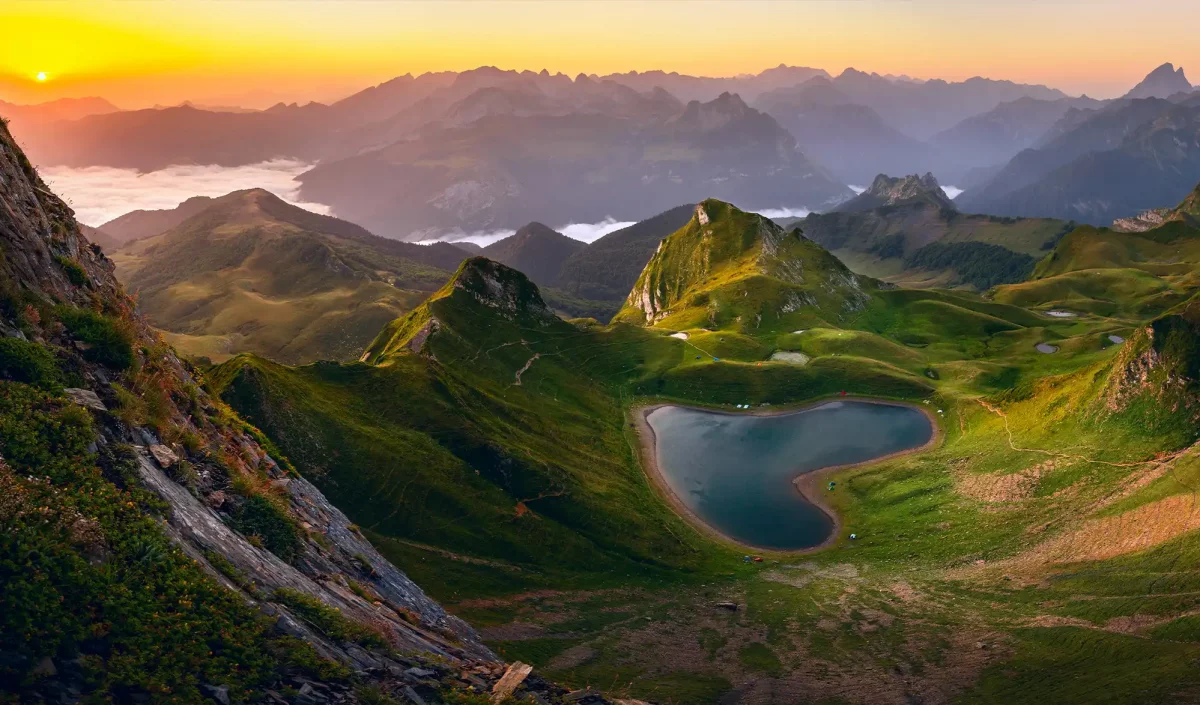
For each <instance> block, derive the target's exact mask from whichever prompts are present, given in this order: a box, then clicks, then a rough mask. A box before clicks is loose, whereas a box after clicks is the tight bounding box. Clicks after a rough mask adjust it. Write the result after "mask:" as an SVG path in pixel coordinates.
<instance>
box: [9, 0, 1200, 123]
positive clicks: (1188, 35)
mask: <svg viewBox="0 0 1200 705" xmlns="http://www.w3.org/2000/svg"><path fill="white" fill-rule="evenodd" d="M1197 26H1200V2H1196V0H1139V1H1138V2H1136V3H1134V2H1132V1H1130V0H1120V1H1118V0H1060V1H1058V2H1044V1H1034V0H997V1H994V2H984V1H983V0H957V1H954V2H952V1H949V0H910V1H908V2H903V1H898V0H858V1H855V2H843V1H838V0H827V1H816V0H814V1H796V2H786V1H782V0H777V1H774V2H745V1H739V2H735V1H734V0H708V1H698V2H683V1H682V0H651V1H646V0H643V1H640V2H633V1H625V0H604V1H602V2H592V1H590V0H562V1H558V0H539V1H532V0H531V1H526V2H502V1H495V2H489V1H486V0H474V1H471V2H421V1H418V0H408V1H395V2H389V1H387V0H371V1H354V0H350V1H346V0H342V1H338V2H334V1H333V0H325V1H288V0H256V1H250V2H238V1H234V0H219V1H214V2H196V1H191V0H177V1H170V0H142V1H136V2H135V1H130V0H125V1H122V2H109V1H107V0H42V1H39V2H28V1H25V0H4V1H3V2H2V3H0V27H4V35H5V37H4V41H3V42H2V43H0V99H2V100H7V101H10V102H18V103H32V102H41V101H45V100H52V99H55V98H60V97H66V96H86V95H99V96H103V97H105V98H108V99H109V100H111V101H113V102H114V103H116V104H117V105H119V106H120V107H123V108H136V107H144V106H149V105H154V104H156V103H161V104H172V103H178V102H179V101H182V100H185V99H188V100H193V101H197V102H203V103H210V104H212V103H221V104H240V105H246V106H252V107H265V106H266V105H269V104H270V103H273V102H276V101H278V100H280V99H286V100H288V101H292V100H309V99H312V100H321V101H329V100H334V99H337V98H339V97H342V96H344V95H347V94H349V93H351V92H353V91H355V90H358V89H361V88H363V87H365V86H367V85H370V84H374V83H378V82H380V81H383V80H386V79H388V78H391V77H393V76H396V75H400V74H404V73H410V72H411V73H413V74H417V73H422V72H425V71H438V70H463V69H469V68H474V67H476V66H480V65H484V64H487V65H495V66H500V67H501V68H515V69H534V70H540V69H542V68H547V69H549V70H550V71H562V72H564V73H569V74H572V75H573V74H576V73H579V72H585V73H609V72H614V71H628V70H647V69H656V68H661V69H664V70H668V71H671V70H674V71H679V72H683V73H692V74H702V75H733V74H737V73H743V72H757V71H760V70H762V69H764V68H767V67H769V66H774V65H778V64H780V63H786V64H790V65H799V66H814V67H820V68H825V69H827V70H829V71H830V72H831V73H839V72H840V71H841V70H842V69H844V68H846V67H847V66H854V67H855V68H858V69H861V70H866V71H877V72H879V73H897V74H898V73H907V74H910V75H913V76H917V77H922V78H931V77H938V78H946V79H949V80H956V79H964V78H969V77H971V76H974V75H982V76H988V77H992V78H1007V79H1011V80H1016V81H1022V82H1030V83H1045V84H1048V85H1051V86H1054V87H1058V88H1062V89H1063V90H1066V91H1068V92H1071V93H1081V92H1086V93H1088V94H1090V95H1093V96H1096V97H1111V96H1113V95H1118V94H1120V93H1123V92H1124V91H1125V90H1127V89H1128V88H1129V87H1130V86H1131V85H1133V84H1134V83H1136V82H1137V81H1138V80H1139V79H1140V78H1141V77H1142V76H1143V75H1144V74H1145V73H1147V72H1148V71H1149V70H1150V69H1152V68H1154V67H1155V66H1157V65H1158V64H1161V63H1163V62H1165V61H1171V62H1174V63H1175V64H1176V65H1182V66H1184V67H1185V68H1186V69H1189V70H1190V71H1191V73H1190V74H1189V78H1191V80H1192V81H1193V82H1197V81H1200V41H1196V36H1195V30H1196V27H1197ZM39 73H44V74H45V80H44V81H39V80H38V74H39Z"/></svg>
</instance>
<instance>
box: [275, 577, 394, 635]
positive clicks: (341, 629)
mask: <svg viewBox="0 0 1200 705" xmlns="http://www.w3.org/2000/svg"><path fill="white" fill-rule="evenodd" d="M271 597H272V599H274V600H275V601H276V602H279V603H280V604H283V605H286V606H287V607H288V608H289V609H290V610H292V612H295V613H296V615H297V616H299V617H301V618H303V619H304V620H305V621H307V622H308V623H309V624H311V625H313V626H314V627H316V628H317V629H319V630H321V631H322V632H324V633H325V634H326V635H327V636H329V637H330V638H332V639H336V640H337V641H352V642H354V643H356V644H360V645H362V646H369V647H375V648H380V649H382V648H387V645H388V643H387V641H385V640H384V638H383V637H382V636H380V634H379V633H378V632H376V631H375V630H373V629H371V628H369V627H367V626H365V625H362V624H359V623H358V622H356V621H354V620H353V619H349V618H347V617H345V616H343V615H342V613H341V612H339V611H338V610H336V609H334V608H333V607H330V606H329V605H327V604H325V603H324V602H322V601H320V600H318V599H317V598H315V597H313V596H312V595H308V594H306V593H303V592H300V591H299V590H291V589H289V588H279V589H278V590H276V591H275V592H274V593H273V594H272V595H271Z"/></svg>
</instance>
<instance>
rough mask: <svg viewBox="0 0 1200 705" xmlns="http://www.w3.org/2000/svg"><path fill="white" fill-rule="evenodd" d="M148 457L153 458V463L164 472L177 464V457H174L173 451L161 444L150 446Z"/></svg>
mask: <svg viewBox="0 0 1200 705" xmlns="http://www.w3.org/2000/svg"><path fill="white" fill-rule="evenodd" d="M150 455H152V456H154V462H156V463H158V466H159V467H160V468H163V469H164V470H165V469H166V468H169V467H171V466H172V465H174V464H175V463H178V462H179V456H178V455H175V451H173V450H171V449H170V448H168V447H166V446H165V445H163V444H161V443H155V444H154V445H152V446H150Z"/></svg>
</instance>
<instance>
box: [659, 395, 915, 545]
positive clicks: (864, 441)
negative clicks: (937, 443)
mask: <svg viewBox="0 0 1200 705" xmlns="http://www.w3.org/2000/svg"><path fill="white" fill-rule="evenodd" d="M646 420H647V422H649V424H650V427H651V428H652V429H653V430H654V435H655V439H656V444H657V454H658V467H659V471H660V472H661V473H662V475H663V478H664V479H665V480H666V482H667V484H668V485H669V486H670V488H671V490H672V491H674V492H675V495H676V496H677V497H679V499H680V500H681V501H682V502H683V503H684V504H685V505H687V507H688V508H689V509H691V510H692V512H693V513H695V514H696V516H698V517H700V519H702V520H703V521H705V522H707V523H708V524H709V525H711V526H713V527H714V528H716V529H718V530H719V531H721V532H722V533H724V534H726V535H728V536H731V537H733V538H735V539H737V540H738V541H742V542H744V543H747V544H750V545H752V546H760V547H762V548H774V549H800V548H811V547H813V546H817V545H819V544H820V543H821V542H822V541H824V540H825V539H826V538H828V537H829V535H830V533H831V532H832V531H833V521H832V520H831V519H830V518H829V516H828V515H826V514H825V512H823V511H821V510H820V509H818V508H817V507H815V506H814V505H812V504H810V503H809V502H807V501H805V499H804V498H803V497H802V496H801V495H800V493H799V491H798V490H796V488H795V486H794V485H793V484H792V480H794V479H795V478H796V476H797V475H800V474H802V473H806V472H812V471H813V470H819V469H821V468H826V467H829V466H831V465H844V464H846V463H861V462H864V461H867V460H872V459H874V458H879V457H882V456H885V455H888V454H890V453H895V452H897V451H902V450H909V449H912V448H917V447H920V446H922V445H924V444H925V443H927V442H928V441H929V439H930V438H932V436H933V425H932V423H930V421H929V418H928V417H926V416H925V415H924V414H923V413H921V412H920V411H918V410H917V409H913V408H910V407H907V406H894V405H891V404H875V403H871V402H861V401H835V402H829V403H826V404H822V405H821V406H818V407H815V408H812V409H807V410H805V411H798V412H795V413H791V414H783V415H779V416H752V415H750V414H725V413H715V412H712V411H704V410H701V409H689V408H686V407H680V406H664V407H660V408H658V409H655V410H654V411H652V412H651V413H650V414H649V415H648V416H647V417H646ZM819 491H821V492H825V491H827V490H826V489H825V487H824V485H822V487H821V488H820V490H819ZM834 491H835V492H836V491H840V489H835V490H834Z"/></svg>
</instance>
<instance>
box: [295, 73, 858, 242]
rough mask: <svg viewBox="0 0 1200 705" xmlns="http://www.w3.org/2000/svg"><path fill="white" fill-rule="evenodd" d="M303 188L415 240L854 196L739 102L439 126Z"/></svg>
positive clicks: (310, 196) (376, 227) (321, 171)
mask: <svg viewBox="0 0 1200 705" xmlns="http://www.w3.org/2000/svg"><path fill="white" fill-rule="evenodd" d="M299 180H300V182H301V183H302V188H301V191H300V193H301V195H302V197H303V198H305V199H307V200H312V201H316V202H320V203H329V204H334V209H335V211H336V212H337V213H339V214H340V215H341V216H342V217H345V218H348V219H350V220H353V221H355V222H359V223H362V224H363V225H364V226H366V227H368V228H370V229H371V230H372V231H375V232H379V233H380V234H383V235H387V236H392V237H406V236H407V237H408V238H410V239H421V238H422V237H427V236H428V235H429V234H431V233H436V232H445V231H453V230H461V231H465V232H472V231H479V230H485V231H486V230H496V229H504V228H512V227H518V226H520V225H523V224H524V223H527V222H529V220H531V219H532V218H533V217H536V218H538V219H542V220H549V221H552V222H554V221H557V222H598V221H600V220H603V219H604V218H606V217H608V216H617V217H622V218H629V219H633V220H636V219H642V218H645V217H648V216H650V215H653V214H654V213H657V212H660V211H661V210H662V209H663V207H667V206H670V205H671V204H674V203H680V202H687V201H691V200H699V199H700V198H702V197H704V196H705V195H715V196H721V197H724V198H731V199H734V198H737V199H741V200H742V201H743V202H746V203H748V204H749V205H751V206H755V207H761V208H767V207H775V206H778V205H780V204H781V203H800V204H808V205H810V206H811V207H814V208H815V207H819V206H822V205H825V204H832V203H836V202H837V201H839V200H843V199H845V198H848V197H849V196H850V195H852V194H851V192H850V191H849V189H847V188H846V187H845V186H843V185H841V184H840V183H838V182H837V181H836V180H835V179H834V178H833V177H831V176H830V175H829V174H828V173H826V172H825V171H824V170H823V169H821V168H820V167H819V166H817V165H815V164H813V163H812V162H811V161H810V160H809V159H808V158H807V157H806V156H805V155H804V154H803V153H802V152H800V150H799V149H798V148H797V146H796V143H795V140H794V139H793V137H792V136H791V135H790V134H788V132H787V131H786V130H784V129H783V128H782V127H781V126H780V125H779V124H778V123H777V122H776V121H775V120H774V119H773V118H771V117H770V116H769V115H765V114H763V113H761V112H759V111H756V110H754V109H753V108H750V107H749V106H747V105H746V104H745V102H743V101H742V100H741V99H740V98H739V97H738V96H736V95H730V94H722V95H721V96H719V97H717V98H716V99H714V100H712V101H710V102H707V103H700V102H698V101H692V102H691V103H689V104H687V105H686V106H684V107H683V108H682V109H681V110H680V111H679V112H678V113H677V114H675V115H673V116H672V117H670V118H669V119H666V120H661V121H653V122H651V123H649V124H638V123H637V122H631V121H630V120H628V119H626V118H622V117H617V116H613V115H606V114H600V113H595V114H584V113H573V114H570V115H540V116H532V117H520V116H514V115H504V114H501V115H490V116H487V117H483V118H480V119H479V120H477V121H475V122H473V123H471V124H470V125H468V126H439V125H429V126H427V127H426V128H424V129H422V131H421V132H420V138H419V139H415V140H408V141H401V142H396V143H394V144H392V145H390V146H388V147H385V148H383V149H378V150H375V151H371V152H366V153H363V154H359V155H357V156H353V157H349V158H346V159H341V160H337V161H329V162H324V163H322V164H320V165H318V166H317V167H316V168H314V169H313V170H312V171H309V172H307V173H306V174H303V175H302V176H300V177H299Z"/></svg>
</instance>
